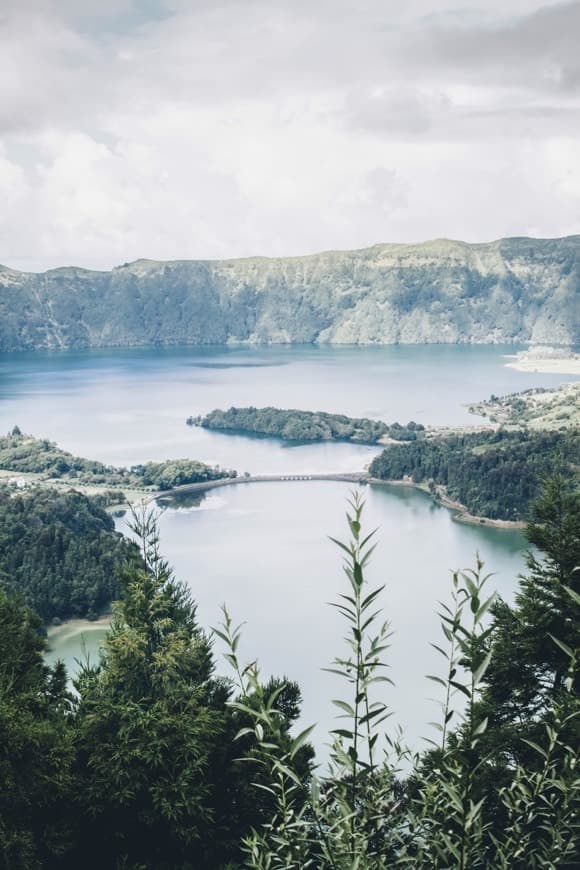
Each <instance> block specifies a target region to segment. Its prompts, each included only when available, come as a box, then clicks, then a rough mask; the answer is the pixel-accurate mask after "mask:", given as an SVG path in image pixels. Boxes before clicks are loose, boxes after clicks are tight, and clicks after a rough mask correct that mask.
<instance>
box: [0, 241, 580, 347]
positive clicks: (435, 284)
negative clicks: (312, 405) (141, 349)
mask: <svg viewBox="0 0 580 870" xmlns="http://www.w3.org/2000/svg"><path fill="white" fill-rule="evenodd" d="M526 341H533V342H536V343H544V344H575V343H578V342H579V341H580V236H570V237H567V238H563V239H547V240H538V239H528V238H514V239H503V240H500V241H497V242H491V243H489V244H476V245H471V244H466V243H464V242H454V241H447V240H440V241H433V242H426V243H424V244H419V245H402V244H401V245H398V244H397V245H394V244H385V245H375V246H374V247H372V248H367V249H364V250H360V251H331V252H327V253H322V254H315V255H312V256H308V257H293V258H276V259H268V258H251V259H244V260H221V261H201V260H178V261H172V262H156V261H152V260H138V261H136V262H135V263H129V264H126V265H124V266H119V267H117V268H116V269H113V270H112V271H111V272H93V271H88V270H85V269H77V268H63V269H53V270H51V271H48V272H44V273H42V274H33V273H24V272H17V271H14V270H11V269H7V268H5V267H1V266H0V350H4V351H8V350H10V351H11V350H21V349H38V348H59V347H72V348H82V347H106V346H118V345H125V346H131V345H177V344H193V345H196V344H224V343H227V342H254V343H260V342H264V343H266V342H268V343H287V342H301V343H304V342H332V343H337V344H392V343H407V344H415V343H457V342H461V343H504V342H505V343H509V342H526Z"/></svg>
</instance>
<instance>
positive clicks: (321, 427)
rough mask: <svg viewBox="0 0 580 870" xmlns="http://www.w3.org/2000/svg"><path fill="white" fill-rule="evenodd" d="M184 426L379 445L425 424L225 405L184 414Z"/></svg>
mask: <svg viewBox="0 0 580 870" xmlns="http://www.w3.org/2000/svg"><path fill="white" fill-rule="evenodd" d="M186 422H187V424H188V426H202V427H203V428H204V429H215V430H218V431H220V432H232V433H234V434H244V433H245V434H251V435H266V436H271V437H274V438H281V439H282V440H283V441H353V442H356V443H357V444H380V443H385V442H387V441H388V440H389V439H392V440H394V441H415V440H417V439H419V438H421V437H423V435H424V433H425V427H424V426H423V425H422V424H421V423H415V422H414V421H413V420H411V421H410V422H409V423H407V424H406V425H405V426H403V425H401V424H400V423H392V424H391V425H389V424H388V423H383V421H382V420H370V419H368V417H347V416H345V415H344V414H329V413H327V412H325V411H300V410H297V409H296V408H291V409H286V410H285V409H282V408H272V407H267V408H254V407H249V408H235V407H232V408H229V409H228V410H227V411H222V410H219V409H217V408H216V409H215V410H214V411H210V413H209V414H206V415H205V416H203V417H188V419H187V421H186Z"/></svg>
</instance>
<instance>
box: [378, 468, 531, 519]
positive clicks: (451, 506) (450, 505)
mask: <svg viewBox="0 0 580 870" xmlns="http://www.w3.org/2000/svg"><path fill="white" fill-rule="evenodd" d="M367 483H369V484H373V485H377V486H381V485H382V486H404V487H408V488H409V489H418V490H420V491H421V492H424V493H425V494H426V495H428V496H430V497H431V499H432V500H433V501H434V502H435V504H440V505H441V506H442V507H444V508H447V510H449V511H451V512H452V514H453V520H454V521H455V522H456V523H465V525H469V526H487V527H490V528H494V529H525V527H526V523H525V522H524V521H523V520H496V519H491V517H478V516H475V514H471V513H469V511H468V510H467V508H466V507H465V505H464V504H461V502H458V501H454V500H453V499H452V498H449V496H448V495H447V494H446V493H445V491H444V489H443V488H442V487H438V490H437V496H434V494H433V493H432V492H431V490H430V489H429V486H428V485H427V484H426V483H417V482H416V481H414V480H381V479H380V478H378V477H370V478H369V479H368V481H367Z"/></svg>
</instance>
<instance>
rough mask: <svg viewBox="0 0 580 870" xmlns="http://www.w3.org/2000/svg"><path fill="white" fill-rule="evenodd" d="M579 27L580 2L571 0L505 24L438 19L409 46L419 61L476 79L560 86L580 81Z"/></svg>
mask: <svg viewBox="0 0 580 870" xmlns="http://www.w3.org/2000/svg"><path fill="white" fill-rule="evenodd" d="M508 8H509V7H508ZM579 33H580V2H578V0H570V2H564V3H558V4H556V5H553V6H546V7H543V8H540V9H537V10H535V11H534V12H532V13H531V14H527V15H520V16H514V18H513V19H511V20H509V19H508V20H507V21H503V22H502V23H500V24H490V23H488V24H486V25H485V26H480V27H472V26H454V27H443V26H441V25H435V26H433V27H429V28H425V29H424V30H423V32H417V33H416V34H415V35H414V37H413V38H412V39H411V41H410V45H409V46H408V48H412V49H414V50H413V51H412V52H411V57H415V58H417V60H418V63H419V65H421V66H423V67H427V66H430V65H435V67H436V68H439V69H440V70H453V71H454V72H455V73H456V74H457V73H459V74H463V75H465V76H466V77H468V79H469V80H471V81H473V80H476V81H480V82H481V81H486V80H489V77H490V76H491V77H492V78H493V79H496V80H498V79H499V80H500V81H501V82H503V83H504V84H505V83H507V82H517V83H518V84H524V85H526V86H527V87H528V88H529V89H533V88H540V89H542V90H558V89H561V88H563V89H566V88H569V87H570V86H571V85H573V86H575V84H576V82H577V78H578V71H579V69H580V59H579V50H578V34H579Z"/></svg>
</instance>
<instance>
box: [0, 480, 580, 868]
mask: <svg viewBox="0 0 580 870" xmlns="http://www.w3.org/2000/svg"><path fill="white" fill-rule="evenodd" d="M347 516H348V528H349V540H348V541H347V542H342V541H336V542H335V543H336V544H337V545H338V547H340V549H341V552H342V554H343V555H344V567H345V576H346V581H347V585H346V588H345V590H344V592H343V593H342V594H341V595H340V596H339V598H338V601H337V602H336V606H337V608H338V611H339V613H340V614H341V615H342V617H343V618H344V620H345V623H346V627H347V631H346V637H345V648H344V651H343V652H339V654H338V655H337V656H336V657H335V658H334V660H333V661H332V662H331V664H330V669H331V670H332V671H333V672H335V673H336V674H337V675H338V676H339V677H340V678H341V680H342V684H343V686H344V691H343V693H341V694H340V696H339V697H337V698H336V699H335V700H334V701H333V704H334V706H335V707H336V710H337V712H338V713H339V715H340V718H339V720H338V722H337V728H336V729H335V730H334V732H333V733H332V735H331V741H332V745H331V752H330V761H329V766H328V770H327V771H326V772H325V773H319V774H313V772H312V764H311V760H312V749H311V747H310V746H309V744H308V739H309V734H310V730H311V729H310V728H306V729H304V730H302V731H301V732H300V733H299V734H292V733H291V731H290V728H291V726H292V724H293V723H295V722H296V719H297V717H298V715H299V710H300V692H299V689H298V687H297V686H296V685H295V684H293V683H289V682H287V681H285V680H269V681H267V682H266V683H264V682H263V680H262V679H261V678H260V674H259V671H258V667H257V665H256V663H255V662H252V663H250V664H248V665H244V664H243V663H242V661H241V659H240V642H241V631H240V628H239V627H236V626H235V624H234V623H233V622H232V620H231V618H230V616H229V614H228V612H227V610H226V611H225V617H224V623H223V625H222V626H221V627H220V628H218V629H217V630H216V631H215V633H216V635H217V636H218V637H219V638H220V639H221V640H222V641H223V642H225V644H226V645H227V654H226V658H227V660H228V662H229V664H230V665H231V666H232V668H233V674H234V676H233V679H232V680H231V681H230V680H225V679H223V678H219V677H217V676H216V675H215V673H214V661H213V655H212V649H211V641H210V639H209V637H208V636H207V635H206V633H205V632H204V631H203V630H202V629H201V627H200V626H199V624H198V622H197V618H196V609H195V605H194V603H193V601H192V600H191V597H190V595H189V593H188V591H187V590H186V589H185V588H184V587H183V586H182V585H181V584H179V583H178V582H177V581H176V580H175V579H174V577H173V575H172V572H171V570H170V568H169V567H168V565H167V563H166V562H165V561H164V560H163V558H162V557H161V555H160V552H159V542H158V534H157V528H156V523H155V519H154V518H153V517H151V516H150V515H147V514H143V515H142V516H140V517H135V518H134V520H135V521H134V531H135V534H136V538H137V540H138V541H139V550H138V549H137V548H136V547H130V548H129V549H128V550H127V556H128V558H127V560H126V563H125V568H124V570H123V572H122V576H121V586H122V599H121V601H120V602H119V603H118V604H117V605H116V606H115V612H114V623H113V627H112V629H111V632H110V633H109V635H108V638H107V641H106V645H105V649H104V652H103V655H102V657H101V660H100V662H99V663H98V664H97V665H96V666H91V665H90V664H88V663H87V664H85V666H84V667H83V668H82V670H81V672H80V675H79V678H78V680H77V683H76V690H77V693H78V694H77V695H74V696H71V695H69V694H68V693H67V689H66V675H65V672H64V668H63V667H62V665H57V666H56V667H55V668H53V669H50V668H48V667H46V666H45V665H44V662H43V656H42V654H43V650H44V641H43V639H42V636H41V622H40V620H39V619H38V617H37V616H36V615H34V614H33V613H32V612H31V611H30V610H29V609H28V608H27V607H26V606H25V605H24V604H22V603H21V602H19V601H18V600H17V599H16V598H15V597H13V596H9V595H8V594H7V593H6V592H5V591H3V590H2V589H0V786H1V787H0V867H2V868H6V870H40V868H47V870H53V868H54V870H56V868H64V870H68V868H70V870H73V868H74V870H76V868H78V867H81V866H82V867H89V868H92V867H95V868H105V867H107V868H109V867H110V868H114V870H129V868H131V870H158V868H159V870H164V868H165V870H194V868H195V870H233V868H240V867H249V868H256V870H282V868H285V870H291V868H295V870H301V868H308V867H311V868H321V870H325V868H328V870H330V868H334V870H383V868H385V870H386V868H387V867H389V868H390V867H408V868H419V870H428V868H440V870H443V868H463V870H477V868H489V867H493V868H496V867H497V868H500V870H503V868H505V870H508V868H516V870H525V868H556V867H558V868H560V867H561V868H570V870H572V868H574V867H576V866H578V865H579V863H580V831H579V822H578V812H579V810H580V777H579V774H578V747H579V746H580V740H579V736H580V733H579V727H578V723H579V716H580V699H579V694H578V687H577V669H578V664H577V662H578V655H579V653H580V571H578V570H577V565H578V563H579V561H580V522H579V520H580V495H579V494H578V491H577V490H574V489H573V487H571V485H570V482H569V481H568V480H565V479H563V478H561V477H560V478H554V479H553V480H551V481H550V482H549V483H548V485H547V486H546V489H545V492H544V494H543V496H542V498H541V499H540V500H539V501H538V502H537V503H536V506H535V508H534V519H533V522H531V523H530V524H529V528H528V535H529V539H530V542H531V543H533V544H535V545H536V546H537V547H539V548H541V551H542V555H540V554H538V553H535V554H534V555H530V558H529V565H528V574H527V575H526V577H525V578H524V579H523V580H522V583H521V586H520V591H519V593H518V596H517V598H516V601H515V604H514V605H513V606H511V605H509V604H507V603H505V602H502V601H500V600H498V599H496V598H495V597H494V596H493V595H491V596H490V595H488V594H487V593H486V588H487V580H488V578H487V576H486V575H485V574H484V572H483V566H482V564H481V562H480V561H479V560H478V561H477V563H476V566H475V568H474V569H473V570H471V571H458V572H455V574H454V575H453V580H452V585H451V596H450V601H449V602H446V603H443V604H442V605H441V609H440V617H441V628H442V640H440V641H439V642H438V643H437V645H436V647H435V648H436V649H437V650H438V652H439V654H440V656H441V669H440V670H438V671H436V672H435V673H434V674H432V675H431V676H430V679H431V681H432V682H433V684H434V685H435V686H436V687H437V690H438V691H439V692H440V700H441V714H440V716H439V717H438V721H437V723H436V729H437V730H436V739H435V740H433V741H432V744H431V747H430V749H429V750H428V751H427V752H424V753H423V754H421V755H412V753H411V752H410V751H409V750H408V749H406V748H405V746H404V744H403V740H402V735H401V734H400V733H398V732H397V731H396V730H393V729H392V728H391V726H390V720H389V719H388V718H387V717H388V716H389V714H390V712H391V711H390V710H389V709H388V708H387V705H386V701H385V698H387V697H388V693H387V692H385V689H386V688H388V677H387V675H386V666H387V663H388V661H387V659H388V647H389V637H390V628H389V625H388V623H387V622H386V621H385V619H384V617H383V614H382V612H381V598H382V595H383V588H382V587H378V588H369V586H368V583H367V580H366V575H365V571H366V567H367V565H368V562H369V559H370V558H371V555H372V552H373V549H374V544H375V542H374V533H373V532H370V533H368V534H367V533H366V532H365V531H364V530H363V502H362V500H361V498H360V497H359V496H358V495H356V494H355V495H354V496H353V499H352V501H351V503H350V507H349V511H348V515H347ZM385 730H387V731H388V732H390V733H388V734H387V735H386V736H385V734H384V731H385Z"/></svg>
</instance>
